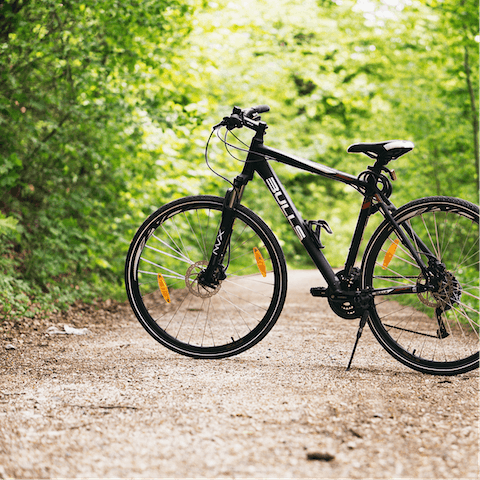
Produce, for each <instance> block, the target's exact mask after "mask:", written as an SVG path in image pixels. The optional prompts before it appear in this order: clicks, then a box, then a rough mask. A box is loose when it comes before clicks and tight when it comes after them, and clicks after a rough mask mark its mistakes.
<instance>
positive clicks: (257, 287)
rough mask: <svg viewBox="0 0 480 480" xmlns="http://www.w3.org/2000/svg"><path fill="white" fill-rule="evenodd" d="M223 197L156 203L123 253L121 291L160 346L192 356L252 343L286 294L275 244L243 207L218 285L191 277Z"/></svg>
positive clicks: (207, 248) (227, 352) (209, 241)
mask: <svg viewBox="0 0 480 480" xmlns="http://www.w3.org/2000/svg"><path fill="white" fill-rule="evenodd" d="M223 203H224V199H223V198H220V197H214V196H204V195H201V196H193V197H185V198H181V199H179V200H175V201H173V202H170V203H168V204H166V205H164V206H162V207H161V208H159V209H158V210H157V211H156V212H155V213H153V214H152V215H150V217H149V218H148V219H147V220H146V221H145V222H144V223H143V225H142V226H141V227H140V228H139V230H138V231H137V233H136V235H135V236H134V238H133V240H132V243H131V245H130V249H129V251H128V255H127V258H126V264H125V284H126V290H127V295H128V299H129V301H130V304H131V306H132V309H133V311H134V313H135V315H136V317H137V319H138V320H139V322H140V323H141V325H142V326H143V327H144V328H145V330H146V331H147V332H148V333H149V334H150V335H151V336H152V337H153V338H154V339H155V340H157V341H158V342H159V343H161V344H162V345H164V346H165V347H167V348H169V349H171V350H173V351H175V352H177V353H180V354H182V355H186V356H190V357H194V358H205V359H214V358H224V357H229V356H233V355H237V354H239V353H241V352H243V351H245V350H247V349H249V348H251V347H253V346H254V345H255V344H257V343H258V342H259V341H260V340H261V339H262V338H264V337H265V335H266V334H267V333H268V332H269V331H270V330H271V328H272V327H273V326H274V324H275V322H276V321H277V319H278V317H279V315H280V313H281V311H282V308H283V305H284V302H285V297H286V291H287V268H286V263H285V257H284V254H283V251H282V249H281V247H280V244H279V243H278V240H277V239H276V237H275V235H274V234H273V232H272V231H271V230H270V228H269V227H268V226H267V225H266V224H265V222H264V221H263V220H262V219H261V218H260V217H258V216H257V215H256V214H255V213H254V212H252V211H251V210H249V209H248V208H246V207H244V206H242V205H239V206H237V207H236V209H235V223H234V227H233V231H232V235H231V238H230V247H229V250H228V253H227V255H226V256H225V257H226V258H225V259H224V263H225V262H228V265H226V267H227V268H226V275H227V278H226V279H224V280H223V281H222V282H221V283H220V284H219V285H218V286H217V287H216V288H205V287H202V286H201V285H200V284H199V283H198V282H197V277H198V274H199V273H200V271H201V270H202V269H204V268H205V267H206V265H207V264H208V260H209V259H210V255H211V252H212V249H213V248H214V244H215V240H216V238H217V232H218V227H219V224H220V218H221V213H222V208H223ZM254 247H255V249H258V252H260V255H261V257H260V258H261V260H259V261H257V258H256V255H258V254H257V253H255V252H254ZM262 261H263V263H264V266H265V270H264V272H263V273H262V271H261V269H260V266H261V265H260V264H261V262H262ZM259 265H260V266H259ZM158 274H161V278H160V276H159V275H158ZM264 274H265V276H264ZM163 282H165V283H163ZM165 285H166V289H165ZM162 288H163V291H164V293H165V296H164V295H163V294H162ZM167 299H168V300H169V303H168V302H167Z"/></svg>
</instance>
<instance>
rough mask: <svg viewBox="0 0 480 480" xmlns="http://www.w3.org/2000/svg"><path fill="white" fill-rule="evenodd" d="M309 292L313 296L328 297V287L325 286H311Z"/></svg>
mask: <svg viewBox="0 0 480 480" xmlns="http://www.w3.org/2000/svg"><path fill="white" fill-rule="evenodd" d="M310 293H311V294H312V295H313V296H314V297H328V288H327V287H312V288H311V289H310Z"/></svg>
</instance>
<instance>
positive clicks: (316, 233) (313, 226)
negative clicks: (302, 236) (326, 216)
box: [306, 220, 333, 248]
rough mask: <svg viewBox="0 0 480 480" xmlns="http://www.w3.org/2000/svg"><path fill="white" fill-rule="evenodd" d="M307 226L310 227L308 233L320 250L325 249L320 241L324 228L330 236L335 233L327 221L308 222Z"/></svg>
mask: <svg viewBox="0 0 480 480" xmlns="http://www.w3.org/2000/svg"><path fill="white" fill-rule="evenodd" d="M306 225H307V227H308V231H309V232H310V236H311V237H312V238H313V239H314V241H315V243H316V244H317V246H318V248H325V246H324V245H323V244H322V242H321V240H320V233H321V231H322V228H324V229H325V231H326V232H327V233H328V234H329V235H331V234H332V233H333V232H332V229H331V228H330V226H329V225H328V223H327V222H326V221H325V220H309V221H308V222H306Z"/></svg>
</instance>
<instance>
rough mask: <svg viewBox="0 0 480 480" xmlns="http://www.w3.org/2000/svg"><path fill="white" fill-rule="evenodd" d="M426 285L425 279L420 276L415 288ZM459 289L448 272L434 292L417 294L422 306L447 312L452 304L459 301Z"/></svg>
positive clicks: (458, 285)
mask: <svg viewBox="0 0 480 480" xmlns="http://www.w3.org/2000/svg"><path fill="white" fill-rule="evenodd" d="M425 284H426V280H425V277H424V276H423V275H422V274H420V275H419V276H418V280H417V286H418V285H421V286H424V285H425ZM460 295H461V287H460V284H459V283H458V281H457V279H456V278H455V277H454V276H453V274H452V273H450V272H445V277H444V279H443V281H442V283H441V285H440V288H439V289H438V291H436V292H428V291H427V292H418V293H417V297H418V299H419V300H420V301H421V302H422V303H423V304H424V305H427V306H429V307H432V308H440V309H442V310H448V309H450V308H451V307H452V305H453V304H454V303H457V302H458V301H459V300H460Z"/></svg>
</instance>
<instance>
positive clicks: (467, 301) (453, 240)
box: [363, 197, 480, 375]
mask: <svg viewBox="0 0 480 480" xmlns="http://www.w3.org/2000/svg"><path fill="white" fill-rule="evenodd" d="M395 218H396V220H397V222H398V223H399V225H400V226H401V227H402V228H403V229H404V231H406V229H407V230H408V229H409V228H411V229H413V230H414V231H415V233H416V234H417V235H418V236H419V237H420V239H421V240H422V241H423V243H424V244H425V245H426V246H427V247H428V248H429V250H430V251H431V252H432V253H433V254H434V255H435V257H436V258H437V259H438V260H440V261H441V262H442V263H443V264H444V265H445V273H444V274H442V275H440V276H439V278H440V277H441V285H440V288H439V290H438V291H437V292H423V293H422V292H419V293H417V294H405V295H394V296H393V295H392V296H388V295H386V296H383V295H382V296H378V297H376V299H375V308H374V309H372V311H371V315H370V326H371V328H372V331H373V333H374V334H375V336H376V337H377V339H378V340H379V341H380V343H381V344H382V346H383V347H384V348H386V350H387V351H388V352H389V353H390V354H391V355H393V356H394V357H395V358H397V360H399V361H401V362H402V363H404V364H405V365H407V366H409V367H410V368H413V369H416V370H419V371H422V372H424V373H431V374H441V375H454V374H458V373H463V372H467V371H469V370H472V369H474V368H477V367H478V349H479V316H480V314H479V311H480V305H479V304H480V294H479V230H478V207H476V206H475V205H473V204H471V203H469V202H465V201H463V200H459V199H453V198H448V197H431V198H425V199H421V200H417V201H414V202H411V203H409V204H407V205H405V206H404V207H402V208H401V209H399V210H398V211H397V212H396V213H395ZM405 227H406V229H405ZM412 243H414V247H415V250H416V251H417V253H418V254H419V255H420V256H421V258H422V259H423V261H424V262H425V264H428V258H427V257H426V256H425V254H423V253H422V252H421V248H420V247H419V242H418V241H414V242H412ZM365 259H366V260H365V264H364V269H363V270H364V285H365V286H366V287H373V288H374V289H380V288H390V287H402V286H405V287H412V286H417V287H420V286H421V285H423V284H424V283H425V279H424V278H423V276H422V273H421V271H420V268H419V267H418V265H417V264H416V261H415V260H414V259H413V257H412V255H411V254H410V253H409V252H408V251H407V249H406V247H405V246H404V245H402V244H401V242H400V240H399V239H398V237H397V235H396V234H395V232H394V231H393V228H392V226H391V225H390V224H388V223H387V222H384V223H383V224H382V225H381V226H380V227H379V228H378V229H377V231H376V232H375V233H374V236H373V237H372V239H371V241H370V243H369V246H368V247H367V250H366V253H365Z"/></svg>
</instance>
